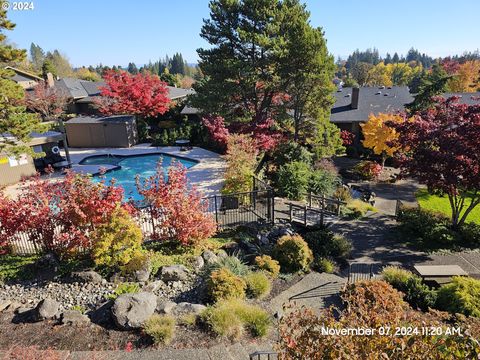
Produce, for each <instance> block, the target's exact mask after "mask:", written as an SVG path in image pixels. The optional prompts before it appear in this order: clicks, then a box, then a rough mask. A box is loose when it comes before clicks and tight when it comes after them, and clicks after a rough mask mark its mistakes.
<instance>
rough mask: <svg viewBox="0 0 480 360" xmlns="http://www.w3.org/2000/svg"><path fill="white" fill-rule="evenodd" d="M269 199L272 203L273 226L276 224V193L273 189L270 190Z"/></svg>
mask: <svg viewBox="0 0 480 360" xmlns="http://www.w3.org/2000/svg"><path fill="white" fill-rule="evenodd" d="M269 197H270V199H271V200H270V201H271V202H272V210H271V212H272V213H271V214H270V216H271V218H272V224H275V193H274V192H273V189H270V190H269Z"/></svg>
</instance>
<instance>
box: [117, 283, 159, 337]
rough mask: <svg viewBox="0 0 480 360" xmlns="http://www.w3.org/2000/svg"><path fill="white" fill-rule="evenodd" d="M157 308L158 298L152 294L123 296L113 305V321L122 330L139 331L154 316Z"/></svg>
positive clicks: (141, 293) (142, 293) (143, 293)
mask: <svg viewBox="0 0 480 360" xmlns="http://www.w3.org/2000/svg"><path fill="white" fill-rule="evenodd" d="M156 307H157V297H156V296H155V295H154V294H152V293H149V292H140V293H136V294H123V295H120V296H119V297H118V298H117V299H116V300H115V303H114V304H113V307H112V315H113V320H114V321H115V323H116V324H117V326H118V327H119V328H121V329H124V330H130V329H138V328H141V327H142V326H143V324H144V323H145V321H147V320H148V318H149V317H150V316H152V315H153V313H154V312H155V309H156Z"/></svg>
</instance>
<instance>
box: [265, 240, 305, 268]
mask: <svg viewBox="0 0 480 360" xmlns="http://www.w3.org/2000/svg"><path fill="white" fill-rule="evenodd" d="M274 257H275V259H276V260H278V262H279V263H280V266H281V268H282V271H284V272H296V271H300V270H307V269H308V267H309V266H310V264H311V262H312V260H313V254H312V250H310V248H309V247H308V244H307V243H306V242H305V240H303V239H302V237H301V236H300V235H285V236H282V237H281V238H280V239H279V240H278V242H277V244H276V245H275V248H274Z"/></svg>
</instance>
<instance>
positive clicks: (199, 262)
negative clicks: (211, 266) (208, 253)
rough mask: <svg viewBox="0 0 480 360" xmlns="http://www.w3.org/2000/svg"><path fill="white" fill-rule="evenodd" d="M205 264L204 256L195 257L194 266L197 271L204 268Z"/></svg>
mask: <svg viewBox="0 0 480 360" xmlns="http://www.w3.org/2000/svg"><path fill="white" fill-rule="evenodd" d="M204 266H205V260H203V257H201V256H197V257H195V258H194V259H193V268H194V269H195V270H197V271H199V270H202V269H203V267H204Z"/></svg>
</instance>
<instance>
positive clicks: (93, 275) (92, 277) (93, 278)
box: [72, 270, 104, 284]
mask: <svg viewBox="0 0 480 360" xmlns="http://www.w3.org/2000/svg"><path fill="white" fill-rule="evenodd" d="M72 276H73V277H75V278H77V279H80V280H82V281H84V282H90V283H94V284H101V283H102V282H103V280H104V279H103V278H102V276H101V275H100V274H99V273H97V272H96V271H93V270H88V271H79V272H74V273H72Z"/></svg>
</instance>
